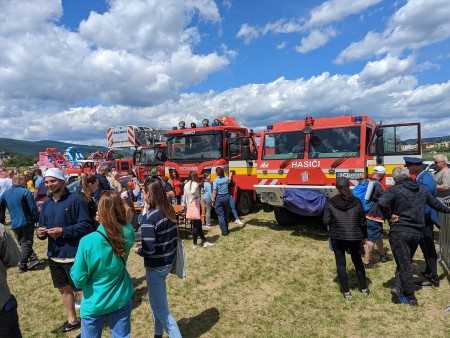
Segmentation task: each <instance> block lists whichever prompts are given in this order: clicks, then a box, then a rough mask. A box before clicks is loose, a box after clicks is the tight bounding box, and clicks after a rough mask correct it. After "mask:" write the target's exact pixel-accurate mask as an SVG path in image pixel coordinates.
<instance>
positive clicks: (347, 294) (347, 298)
mask: <svg viewBox="0 0 450 338" xmlns="http://www.w3.org/2000/svg"><path fill="white" fill-rule="evenodd" d="M344 298H345V299H346V300H351V299H352V298H353V297H352V294H351V293H350V292H344Z"/></svg>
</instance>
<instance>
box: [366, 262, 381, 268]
mask: <svg viewBox="0 0 450 338" xmlns="http://www.w3.org/2000/svg"><path fill="white" fill-rule="evenodd" d="M363 264H364V269H376V268H378V265H377V264H375V263H370V262H369V263H363Z"/></svg>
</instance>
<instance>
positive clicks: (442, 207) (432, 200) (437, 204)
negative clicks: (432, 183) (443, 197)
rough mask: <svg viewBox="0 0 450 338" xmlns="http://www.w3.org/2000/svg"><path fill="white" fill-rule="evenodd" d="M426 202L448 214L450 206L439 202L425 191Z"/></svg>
mask: <svg viewBox="0 0 450 338" xmlns="http://www.w3.org/2000/svg"><path fill="white" fill-rule="evenodd" d="M427 193H428V194H427V204H428V205H429V206H430V207H432V208H433V209H434V210H436V211H439V212H442V213H445V214H450V208H449V207H447V206H445V205H444V204H442V203H441V202H439V200H438V199H437V198H436V197H434V196H433V195H431V194H430V193H429V192H428V191H427Z"/></svg>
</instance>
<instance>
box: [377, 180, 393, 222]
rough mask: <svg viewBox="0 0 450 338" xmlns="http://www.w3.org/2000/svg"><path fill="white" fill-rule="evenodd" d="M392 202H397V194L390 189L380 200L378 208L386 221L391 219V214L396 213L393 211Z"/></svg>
mask: <svg viewBox="0 0 450 338" xmlns="http://www.w3.org/2000/svg"><path fill="white" fill-rule="evenodd" d="M392 201H395V194H394V193H393V191H392V188H391V189H388V190H386V191H385V192H384V194H383V195H381V196H380V198H379V199H378V202H377V204H378V207H379V208H380V211H381V213H382V214H383V217H384V219H387V220H389V219H391V214H392V213H393V212H394V211H393V210H391V204H392Z"/></svg>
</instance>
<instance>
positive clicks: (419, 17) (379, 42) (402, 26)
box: [336, 0, 450, 64]
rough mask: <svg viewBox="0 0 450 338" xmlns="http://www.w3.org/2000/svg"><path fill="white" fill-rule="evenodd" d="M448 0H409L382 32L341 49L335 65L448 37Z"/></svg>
mask: <svg viewBox="0 0 450 338" xmlns="http://www.w3.org/2000/svg"><path fill="white" fill-rule="evenodd" d="M449 17H450V2H449V1H448V0H409V1H408V2H407V3H406V4H405V5H404V6H403V7H401V8H400V9H399V10H398V11H397V12H396V13H395V14H394V15H393V16H392V18H391V19H390V21H389V23H388V25H387V27H386V29H385V30H384V31H383V32H382V33H376V32H369V33H368V34H367V35H366V36H365V38H364V39H363V40H362V41H360V42H356V43H352V44H351V45H350V46H349V47H347V48H346V49H345V50H343V51H342V52H341V53H340V54H339V56H338V57H337V59H336V62H337V63H338V64H339V63H344V62H349V61H353V60H358V59H365V58H369V57H371V56H372V55H373V54H376V55H382V54H385V53H389V54H392V55H400V54H401V53H402V52H403V51H404V50H406V49H411V50H416V49H419V48H421V47H424V46H427V45H430V44H432V43H436V42H439V41H442V40H445V39H447V38H448V37H450V21H449V19H448V18H449Z"/></svg>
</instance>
